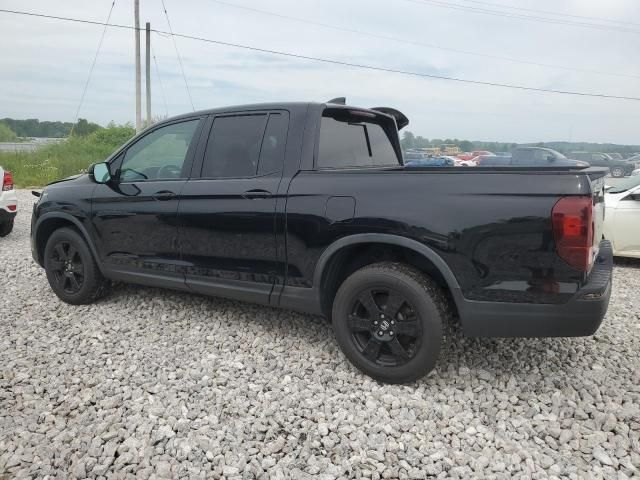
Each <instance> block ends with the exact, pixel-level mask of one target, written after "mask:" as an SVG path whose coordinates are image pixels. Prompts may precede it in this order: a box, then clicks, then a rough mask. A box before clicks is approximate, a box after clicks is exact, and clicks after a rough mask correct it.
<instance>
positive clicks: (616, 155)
mask: <svg viewBox="0 0 640 480" xmlns="http://www.w3.org/2000/svg"><path fill="white" fill-rule="evenodd" d="M606 155H609V157H610V158H612V159H613V160H624V157H623V156H622V154H620V153H607V154H606Z"/></svg>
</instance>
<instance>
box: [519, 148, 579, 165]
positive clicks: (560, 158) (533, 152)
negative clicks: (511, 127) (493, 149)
mask: <svg viewBox="0 0 640 480" xmlns="http://www.w3.org/2000/svg"><path fill="white" fill-rule="evenodd" d="M511 165H514V166H531V167H564V166H574V167H588V166H589V164H588V163H587V162H583V161H581V160H570V159H568V158H567V157H565V156H564V155H562V154H561V153H560V152H557V151H555V150H553V149H551V148H543V147H517V148H515V149H514V150H513V152H512V153H511Z"/></svg>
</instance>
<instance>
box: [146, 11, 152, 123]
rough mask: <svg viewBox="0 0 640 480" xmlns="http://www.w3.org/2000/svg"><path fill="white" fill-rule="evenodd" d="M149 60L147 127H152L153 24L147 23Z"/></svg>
mask: <svg viewBox="0 0 640 480" xmlns="http://www.w3.org/2000/svg"><path fill="white" fill-rule="evenodd" d="M146 32H147V52H146V53H147V58H146V63H145V69H146V74H147V85H146V91H147V127H148V126H149V125H151V24H150V23H149V22H147V25H146Z"/></svg>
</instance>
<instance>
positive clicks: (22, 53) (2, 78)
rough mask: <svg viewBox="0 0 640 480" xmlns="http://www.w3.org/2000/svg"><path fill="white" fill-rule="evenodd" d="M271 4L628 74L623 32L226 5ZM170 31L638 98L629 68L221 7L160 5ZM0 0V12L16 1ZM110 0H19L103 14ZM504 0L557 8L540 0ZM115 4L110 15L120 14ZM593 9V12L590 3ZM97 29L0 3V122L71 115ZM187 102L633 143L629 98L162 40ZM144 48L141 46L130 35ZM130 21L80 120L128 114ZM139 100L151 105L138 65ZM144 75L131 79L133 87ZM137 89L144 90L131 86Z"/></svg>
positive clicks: (408, 10) (427, 10) (109, 43)
mask: <svg viewBox="0 0 640 480" xmlns="http://www.w3.org/2000/svg"><path fill="white" fill-rule="evenodd" d="M227 1H228V2H230V3H237V4H238V5H244V6H249V7H251V8H261V9H264V10H269V11H273V12H277V13H280V14H283V15H288V16H293V17H300V18H306V19H310V20H312V21H315V22H321V23H326V24H332V25H337V26H341V27H344V28H349V29H356V30H361V31H366V32H373V33H375V34H379V35H384V36H391V37H395V38H404V39H408V40H411V41H415V42H421V43H427V44H432V45H441V46H443V47H447V48H453V49H458V50H465V51H473V52H481V53H485V54H489V55H496V56H501V57H513V58H520V59H526V60H528V61H533V62H539V63H546V64H555V65H564V66H575V67H581V68H586V69H591V70H598V71H602V72H609V73H625V74H631V75H637V76H640V64H638V62H636V61H635V60H633V59H635V57H636V56H637V52H636V50H637V47H636V43H637V38H638V37H637V35H635V34H629V33H620V32H616V31H611V30H607V31H601V30H595V29H587V28H578V27H571V26H567V25H550V24H545V23H538V22H531V21H524V20H515V19H507V18H502V17H494V16H489V15H480V14H475V13H472V12H468V11H456V10H451V9H446V8H439V7H435V6H433V5H431V6H429V5H426V4H425V5H420V4H416V3H413V2H406V1H403V0H398V1H396V2H388V1H383V0H340V1H338V0H306V1H305V2H296V1H294V0H272V1H270V2H268V3H264V2H260V3H256V2H250V1H249V0H227ZM141 3H142V15H141V16H142V22H143V24H144V21H150V22H151V24H152V27H153V28H157V29H162V30H167V28H168V27H167V23H166V18H165V17H164V13H163V11H162V9H161V4H160V2H159V0H143V1H142V2H141ZM165 3H166V5H167V9H168V12H169V15H170V19H171V24H172V27H173V29H174V31H176V32H180V33H186V34H189V35H194V36H202V37H206V38H212V39H219V40H221V41H225V42H235V43H239V44H244V45H252V46H257V47H260V48H267V49H273V50H281V51H288V52H292V53H296V54H301V55H309V56H319V57H326V58H330V59H336V60H340V61H348V62H354V63H361V64H369V65H376V66H381V67H390V68H395V69H401V70H410V71H416V72H422V73H426V74H436V75H445V76H453V77H459V78H468V79H477V80H481V81H490V82H500V83H513V84H521V85H527V86H532V87H540V88H553V89H561V90H577V91H585V92H598V93H608V94H612V95H629V96H638V93H637V92H638V88H637V87H638V85H639V84H640V79H633V78H626V77H617V76H610V75H600V74H594V73H585V72H576V71H572V70H564V69H553V68H546V67H539V66H534V65H524V64H520V63H512V62H506V61H503V60H498V59H490V58H485V57H479V56H473V55H466V54H460V53H453V52H450V51H446V50H441V49H437V48H431V47H426V46H418V45H412V44H406V43H401V42H395V41H390V40H385V39H381V38H374V37H371V36H365V35H360V34H357V33H350V32H342V31H338V30H334V29H327V28H323V27H320V26H317V25H309V24H304V23H299V22H295V21H291V20H286V19H281V18H277V17H273V16H267V15H263V14H259V13H255V12H250V11H247V10H243V9H238V8H233V7H230V6H227V5H222V4H220V3H218V2H216V1H214V0H193V1H190V2H178V1H177V0H165ZM24 5H25V4H24V2H21V1H19V0H5V2H4V3H3V8H8V9H16V10H21V9H27V8H26V7H25V6H24ZM602 5H604V4H602V3H598V5H597V6H596V5H595V4H594V3H593V2H577V1H574V2H572V3H571V4H570V5H569V6H564V10H562V11H563V12H564V13H568V14H574V15H588V16H593V15H597V16H602V17H611V18H618V19H625V18H633V17H634V15H635V16H636V18H637V14H638V13H639V10H640V7H639V6H638V5H639V4H637V3H636V2H634V0H624V1H623V0H621V1H620V2H616V5H615V9H614V7H611V9H610V10H607V9H605V8H603V7H602ZM110 6H111V1H110V0H102V1H93V2H84V1H81V0H69V1H66V2H63V3H61V2H55V3H52V2H47V1H45V0H32V1H31V2H29V4H28V10H30V11H37V12H43V13H48V14H52V15H61V16H73V17H80V18H86V19H91V20H96V21H104V19H105V18H106V15H107V12H108V11H109V8H110ZM518 6H523V7H526V8H536V9H541V10H551V11H561V10H560V9H561V8H562V7H561V6H560V5H558V4H556V2H552V1H550V0H543V1H533V0H523V1H521V2H519V3H518ZM132 10H133V9H132V7H131V4H130V2H116V5H115V8H114V12H113V16H112V19H111V21H112V22H113V23H121V24H128V25H130V24H132V22H133V18H132V17H133V11H132ZM594 12H595V13H594ZM100 34H101V28H100V27H96V26H90V25H81V24H72V23H62V22H57V21H52V20H42V19H36V18H26V17H17V16H13V15H8V14H0V45H2V50H3V54H2V67H1V68H2V75H0V106H2V109H1V110H2V111H0V117H4V116H11V117H16V118H28V117H38V118H40V119H47V120H67V121H68V120H72V119H73V116H74V114H75V111H76V108H77V106H78V102H79V100H80V96H81V93H82V88H83V86H84V83H85V81H86V79H87V74H88V71H89V67H90V65H91V62H92V60H93V56H94V54H95V49H96V46H97V43H98V40H99V37H100ZM176 42H177V45H178V48H179V51H180V53H181V56H182V59H183V65H184V69H185V73H186V78H187V81H188V83H189V86H190V89H191V94H192V97H193V100H194V103H195V106H196V108H198V109H200V108H210V107H216V106H220V105H226V104H240V103H253V102H261V101H280V100H282V101H285V100H302V101H305V100H308V101H326V100H328V99H329V98H333V97H336V96H345V95H346V96H347V98H348V100H349V101H350V102H352V103H354V104H357V105H362V106H374V105H375V106H378V105H388V106H393V107H396V108H398V109H400V110H402V111H403V112H405V113H406V114H407V116H408V117H409V118H410V120H411V125H410V127H409V129H411V130H412V131H413V132H415V133H416V134H419V135H423V136H425V137H429V138H447V137H449V138H452V137H457V138H473V139H487V140H503V141H523V142H524V141H549V140H558V139H572V140H582V141H599V142H605V141H611V142H618V143H634V144H638V143H640V135H639V134H638V128H637V125H638V124H640V111H639V108H638V107H639V106H640V102H631V101H621V100H606V99H593V98H582V97H569V96H562V95H554V94H542V93H535V92H525V91H515V90H508V89H504V88H497V87H489V86H480V85H468V84H462V83H458V82H450V81H444V80H436V79H427V78H417V77H410V76H403V75H398V74H392V73H383V72H374V71H369V70H363V69H358V68H353V67H344V66H338V65H331V64H323V63H317V62H313V61H309V60H301V59H293V58H288V57H282V56H277V55H270V54H265V53H259V52H252V51H248V50H244V49H237V48H233V47H227V46H220V45H214V44H208V43H203V42H197V41H193V40H187V39H183V38H177V39H176ZM152 43H153V50H154V53H155V57H156V60H157V64H158V70H159V72H160V79H161V81H162V87H163V90H164V92H165V96H166V101H167V110H168V112H169V114H179V113H183V112H185V111H189V110H190V109H191V106H190V103H189V99H188V96H187V92H186V88H185V84H184V79H183V78H182V74H181V71H180V67H179V64H178V61H177V58H176V53H175V50H174V46H173V43H172V40H171V39H170V38H167V37H164V36H159V35H153V40H152ZM143 54H144V44H143ZM133 57H134V56H133V32H132V31H129V30H122V29H115V28H114V29H108V31H107V34H106V37H105V41H104V45H103V50H102V52H101V54H100V56H99V58H98V62H97V64H96V68H95V70H94V73H93V77H92V79H91V83H90V85H89V89H88V92H87V96H86V100H85V103H84V105H83V106H82V109H81V112H80V115H81V116H82V117H85V118H89V119H91V120H93V121H97V122H100V123H106V122H108V121H109V120H115V121H117V122H126V121H130V120H131V119H132V118H133V117H134V92H135V90H134V66H133ZM151 73H152V82H153V84H152V94H153V100H152V104H153V108H154V110H155V111H158V112H161V113H162V114H164V111H165V106H164V100H163V96H162V89H161V88H160V82H159V80H158V76H157V72H156V68H155V65H154V64H153V63H152V72H151ZM143 83H144V82H143ZM143 98H144V96H143Z"/></svg>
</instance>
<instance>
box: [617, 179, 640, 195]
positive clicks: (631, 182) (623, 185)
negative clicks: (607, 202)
mask: <svg viewBox="0 0 640 480" xmlns="http://www.w3.org/2000/svg"><path fill="white" fill-rule="evenodd" d="M638 185H640V176H635V177H629V178H625V179H624V180H622V181H621V182H620V183H619V184H618V185H616V186H615V187H613V188H612V189H610V190H609V193H622V192H626V191H627V190H631V189H632V188H633V187H637V186H638Z"/></svg>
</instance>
